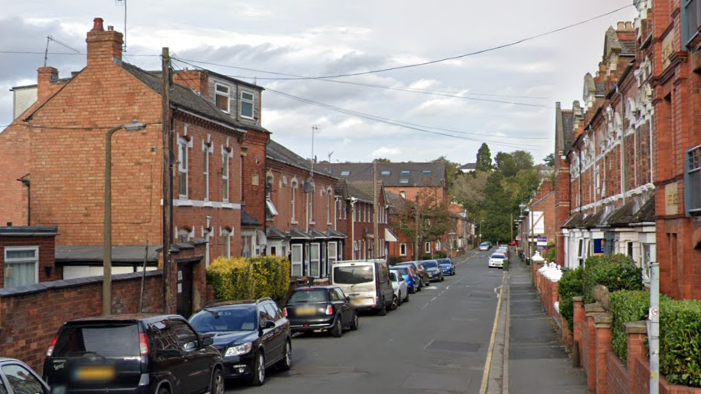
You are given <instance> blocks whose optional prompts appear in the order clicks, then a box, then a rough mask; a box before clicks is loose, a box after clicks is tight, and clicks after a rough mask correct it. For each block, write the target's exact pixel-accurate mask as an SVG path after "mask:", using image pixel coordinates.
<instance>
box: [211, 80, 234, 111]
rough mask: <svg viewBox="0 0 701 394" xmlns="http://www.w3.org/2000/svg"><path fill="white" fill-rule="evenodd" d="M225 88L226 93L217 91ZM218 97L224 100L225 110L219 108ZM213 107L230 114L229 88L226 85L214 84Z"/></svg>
mask: <svg viewBox="0 0 701 394" xmlns="http://www.w3.org/2000/svg"><path fill="white" fill-rule="evenodd" d="M220 87H222V88H225V89H226V92H223V91H219V88H220ZM220 97H225V98H226V109H224V108H222V107H220V106H219V103H218V101H217V100H218V99H219V98H220ZM214 105H215V106H216V107H217V108H219V109H220V110H222V111H224V112H226V113H227V114H228V113H229V112H231V87H230V86H228V85H224V84H221V83H215V84H214Z"/></svg>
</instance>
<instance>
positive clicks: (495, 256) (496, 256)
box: [491, 253, 506, 259]
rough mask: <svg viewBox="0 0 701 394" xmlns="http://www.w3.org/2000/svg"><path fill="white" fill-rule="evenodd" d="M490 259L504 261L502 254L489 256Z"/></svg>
mask: <svg viewBox="0 0 701 394" xmlns="http://www.w3.org/2000/svg"><path fill="white" fill-rule="evenodd" d="M491 258H493V259H505V258H506V256H504V255H503V254H498V253H494V254H493V255H492V256H491Z"/></svg>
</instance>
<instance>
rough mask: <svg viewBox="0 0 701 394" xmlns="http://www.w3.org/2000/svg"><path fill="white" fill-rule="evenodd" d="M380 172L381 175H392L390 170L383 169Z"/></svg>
mask: <svg viewBox="0 0 701 394" xmlns="http://www.w3.org/2000/svg"><path fill="white" fill-rule="evenodd" d="M380 174H382V176H390V175H392V171H389V170H383V171H382V172H381V173H380Z"/></svg>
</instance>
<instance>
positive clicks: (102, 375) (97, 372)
mask: <svg viewBox="0 0 701 394" xmlns="http://www.w3.org/2000/svg"><path fill="white" fill-rule="evenodd" d="M114 377H115V371H114V367H111V366H99V367H96V366H94V367H81V368H80V369H79V370H78V380H84V381H90V380H112V379H114Z"/></svg>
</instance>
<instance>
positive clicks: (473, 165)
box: [458, 163, 477, 171]
mask: <svg viewBox="0 0 701 394" xmlns="http://www.w3.org/2000/svg"><path fill="white" fill-rule="evenodd" d="M476 169H477V163H467V164H463V165H461V166H460V167H458V170H461V171H462V170H464V171H470V170H476Z"/></svg>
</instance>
